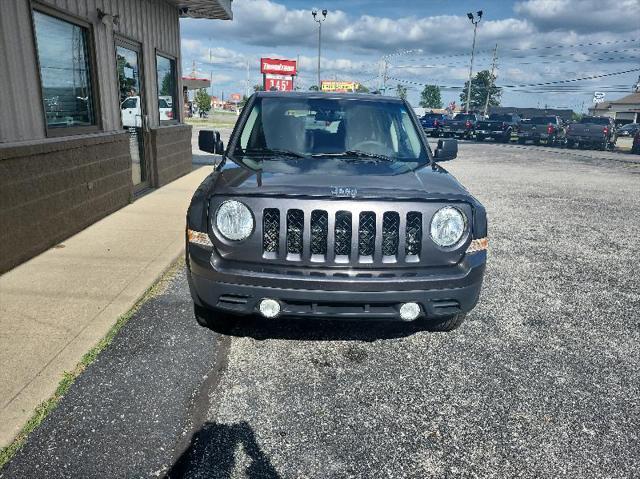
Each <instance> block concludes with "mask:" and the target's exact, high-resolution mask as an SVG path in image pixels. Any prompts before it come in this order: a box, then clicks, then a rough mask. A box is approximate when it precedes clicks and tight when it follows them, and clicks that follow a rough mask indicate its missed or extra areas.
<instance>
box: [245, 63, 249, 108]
mask: <svg viewBox="0 0 640 479" xmlns="http://www.w3.org/2000/svg"><path fill="white" fill-rule="evenodd" d="M244 96H246V97H247V98H249V59H248V58H247V81H246V83H245V87H244Z"/></svg>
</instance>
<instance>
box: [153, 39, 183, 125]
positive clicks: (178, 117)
mask: <svg viewBox="0 0 640 479" xmlns="http://www.w3.org/2000/svg"><path fill="white" fill-rule="evenodd" d="M158 57H162V58H164V59H166V60H169V61H172V62H173V80H174V81H173V85H174V87H173V90H174V92H173V98H174V100H175V101H174V102H173V105H172V106H171V109H172V110H173V118H172V119H171V120H161V119H160V104H159V100H160V89H159V88H158V80H159V79H158ZM153 61H154V64H155V69H156V75H155V79H156V98H155V106H156V108H157V109H158V125H179V124H180V123H182V112H181V111H180V110H181V108H180V98H179V96H178V94H179V93H180V92H179V89H180V88H179V84H178V59H177V58H176V57H174V56H173V55H170V54H169V53H165V52H164V51H162V50H160V49H159V48H156V49H155V56H154V60H153Z"/></svg>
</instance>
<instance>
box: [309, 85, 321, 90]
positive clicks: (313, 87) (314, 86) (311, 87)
mask: <svg viewBox="0 0 640 479" xmlns="http://www.w3.org/2000/svg"><path fill="white" fill-rule="evenodd" d="M309 91H320V89H319V88H318V85H311V86H310V87H309Z"/></svg>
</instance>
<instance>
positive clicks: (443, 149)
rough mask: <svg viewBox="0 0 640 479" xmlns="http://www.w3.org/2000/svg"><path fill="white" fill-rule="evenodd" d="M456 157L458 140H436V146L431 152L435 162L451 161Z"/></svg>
mask: <svg viewBox="0 0 640 479" xmlns="http://www.w3.org/2000/svg"><path fill="white" fill-rule="evenodd" d="M457 156H458V140H456V139H448V140H442V139H440V140H438V146H437V148H436V149H435V151H434V152H433V159H434V160H435V161H437V162H440V161H449V160H453V159H454V158H456V157H457Z"/></svg>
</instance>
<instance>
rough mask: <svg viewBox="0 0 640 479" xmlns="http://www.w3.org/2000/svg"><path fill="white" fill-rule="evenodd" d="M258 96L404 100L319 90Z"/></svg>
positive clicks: (262, 93) (276, 92) (269, 93)
mask: <svg viewBox="0 0 640 479" xmlns="http://www.w3.org/2000/svg"><path fill="white" fill-rule="evenodd" d="M255 95H256V96H257V97H258V98H264V97H286V98H329V99H342V100H344V99H347V100H373V101H379V102H390V103H402V100H401V99H400V98H397V97H393V96H384V95H374V94H373V93H334V92H331V93H328V92H318V91H291V92H289V91H287V92H283V91H258V92H256V93H255Z"/></svg>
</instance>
